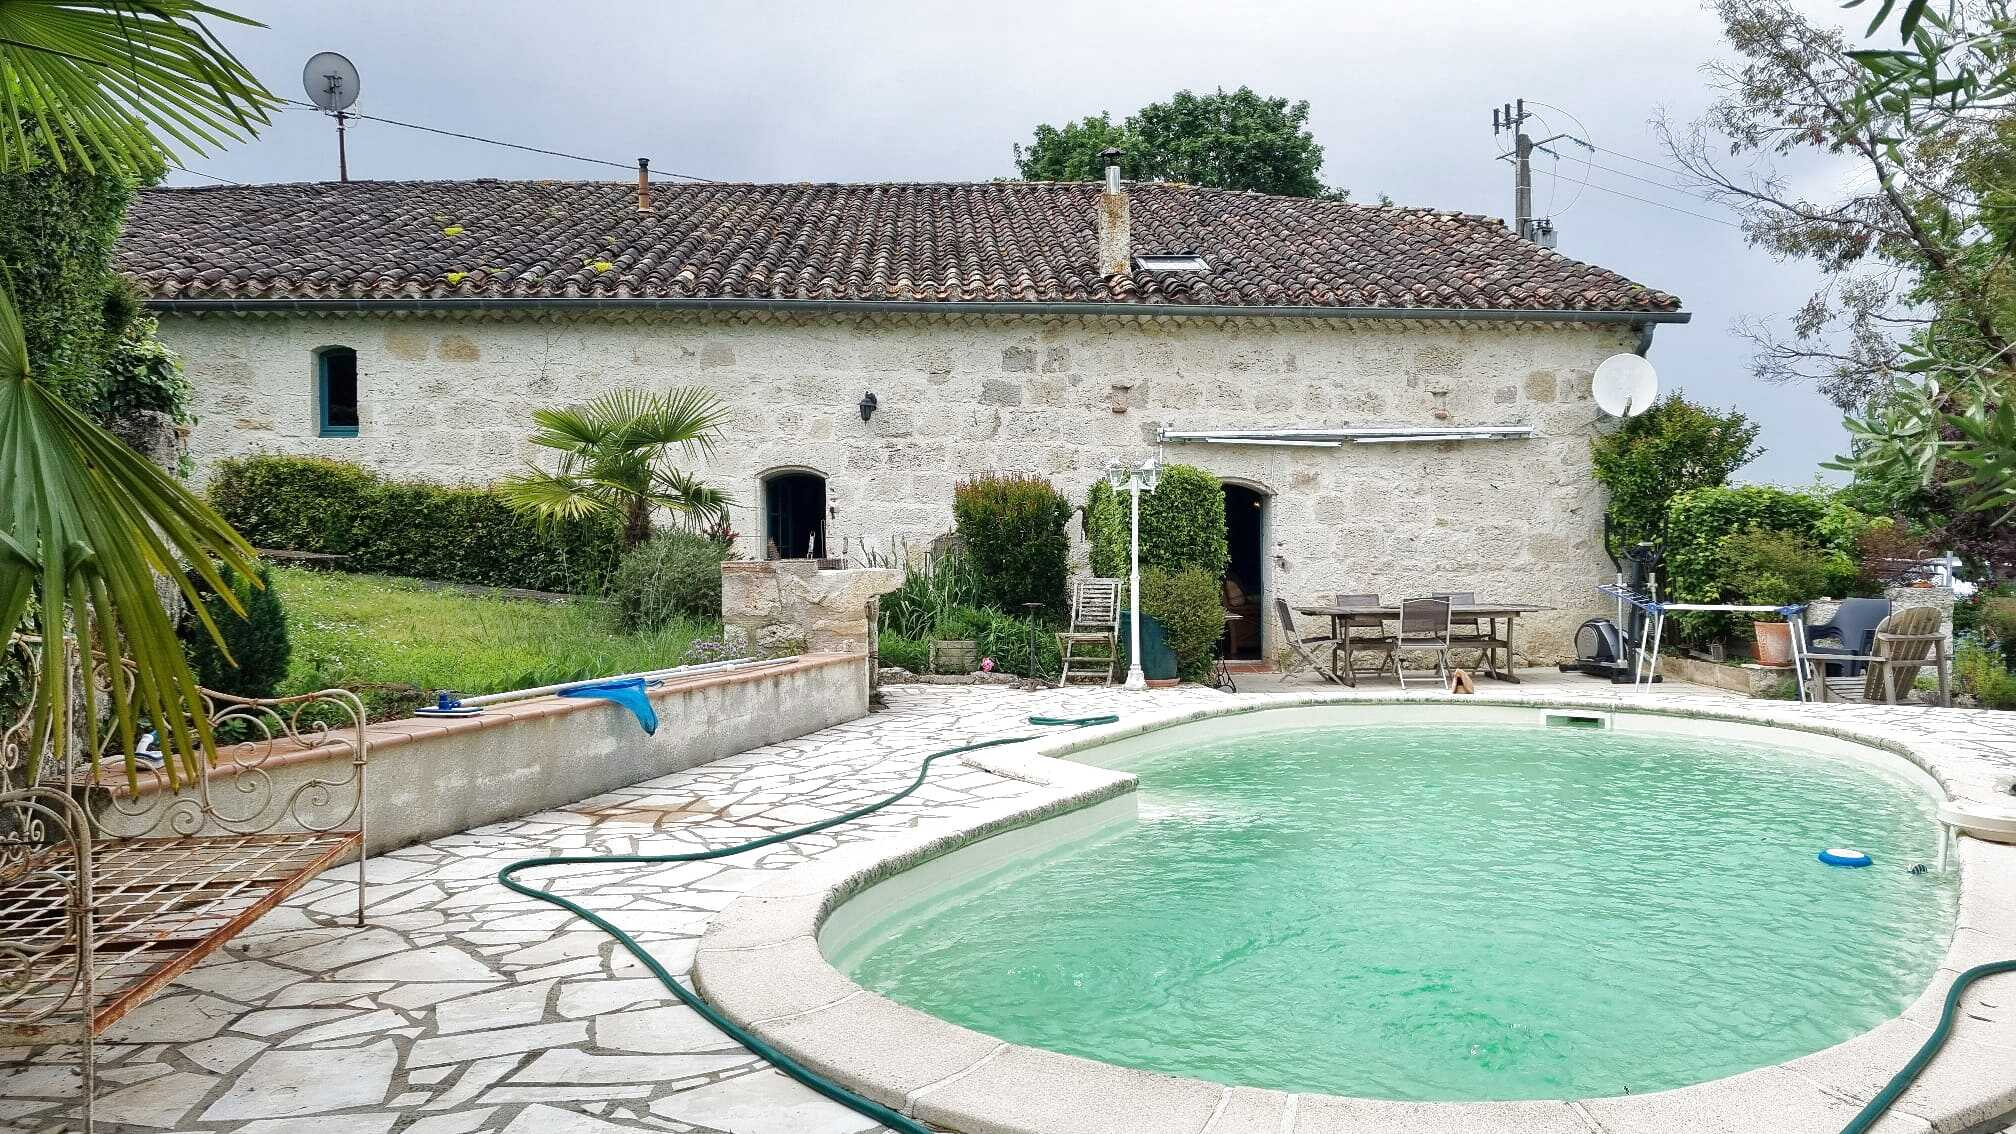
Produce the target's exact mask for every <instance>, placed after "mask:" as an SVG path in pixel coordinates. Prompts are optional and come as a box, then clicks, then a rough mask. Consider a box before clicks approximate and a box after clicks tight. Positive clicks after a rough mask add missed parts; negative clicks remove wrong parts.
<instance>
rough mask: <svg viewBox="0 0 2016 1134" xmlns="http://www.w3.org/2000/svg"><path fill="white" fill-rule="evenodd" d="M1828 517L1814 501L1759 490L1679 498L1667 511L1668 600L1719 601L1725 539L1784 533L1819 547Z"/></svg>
mask: <svg viewBox="0 0 2016 1134" xmlns="http://www.w3.org/2000/svg"><path fill="white" fill-rule="evenodd" d="M1826 513H1827V505H1826V503H1825V502H1824V501H1822V500H1819V499H1818V498H1816V497H1812V496H1807V495H1804V494H1802V493H1798V492H1787V491H1785V490H1784V489H1782V488H1769V487H1766V486H1763V485H1746V486H1743V487H1740V488H1696V489H1691V490H1689V491H1687V492H1682V493H1679V494H1678V495H1676V496H1674V497H1673V499H1672V501H1671V502H1670V503H1669V504H1668V505H1667V508H1666V578H1665V580H1664V582H1665V588H1664V589H1665V591H1666V597H1667V598H1670V599H1671V600H1673V601H1676V602H1705V603H1716V602H1721V601H1723V599H1722V591H1723V581H1724V579H1725V578H1726V576H1727V571H1726V569H1725V568H1726V560H1725V559H1724V556H1723V549H1722V540H1723V538H1724V537H1726V536H1730V535H1734V534H1735V533H1737V532H1742V531H1773V532H1788V533H1790V534H1792V535H1795V536H1799V537H1801V538H1803V539H1806V540H1808V541H1809V542H1812V543H1816V544H1817V543H1820V542H1821V539H1820V533H1819V527H1820V521H1821V519H1822V518H1823V517H1824V516H1825V515H1826ZM1813 597H1816V598H1817V597H1819V596H1817V595H1816V596H1813Z"/></svg>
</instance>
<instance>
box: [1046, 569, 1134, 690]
mask: <svg viewBox="0 0 2016 1134" xmlns="http://www.w3.org/2000/svg"><path fill="white" fill-rule="evenodd" d="M1119 642H1120V580H1118V579H1098V578H1089V577H1088V578H1081V579H1079V580H1078V581H1077V582H1076V583H1075V584H1073V586H1072V588H1071V625H1070V628H1069V629H1066V630H1061V631H1059V632H1058V634H1057V652H1058V653H1059V654H1060V655H1062V664H1061V665H1060V666H1059V667H1058V668H1059V670H1060V672H1059V673H1058V675H1057V684H1058V685H1069V684H1071V682H1072V680H1073V679H1079V680H1083V679H1086V678H1092V677H1097V678H1098V679H1099V684H1101V685H1111V684H1112V683H1113V667H1114V664H1115V663H1116V662H1118V661H1119V658H1120V645H1119Z"/></svg>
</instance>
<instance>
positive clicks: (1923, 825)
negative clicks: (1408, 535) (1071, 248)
mask: <svg viewBox="0 0 2016 1134" xmlns="http://www.w3.org/2000/svg"><path fill="white" fill-rule="evenodd" d="M1287 719H1288V718H1287V717H1286V716H1285V715H1284V714H1278V713H1272V712H1270V713H1258V714H1252V715H1250V716H1248V717H1244V718H1235V719H1233V720H1231V721H1221V722H1212V723H1211V724H1210V725H1209V726H1208V727H1193V728H1180V729H1175V730H1171V731H1169V732H1167V733H1162V734H1157V735H1154V736H1151V737H1147V738H1143V739H1140V740H1137V741H1132V742H1128V743H1124V744H1121V745H1117V746H1112V747H1109V748H1101V749H1093V750H1089V751H1085V752H1079V753H1075V754H1074V755H1073V756H1072V757H1071V758H1072V759H1073V760H1076V761H1081V762H1089V763H1094V764H1099V765H1101V766H1106V767H1116V768H1122V769H1125V770H1128V771H1132V772H1135V773H1137V774H1138V775H1139V776H1140V778H1141V783H1140V790H1139V792H1138V798H1137V801H1136V805H1135V807H1136V814H1135V815H1133V816H1132V817H1130V816H1128V815H1127V814H1126V812H1125V811H1124V810H1122V811H1121V812H1119V813H1118V814H1117V816H1116V817H1115V818H1114V819H1113V820H1111V821H1110V822H1107V823H1105V824H1103V825H1100V826H1097V827H1096V828H1094V829H1091V830H1081V831H1080V832H1079V833H1078V836H1077V837H1076V838H1074V839H1073V840H1072V841H1070V842H1068V843H1065V844H1063V845H1054V844H1053V845H1050V846H1048V847H1047V848H1045V849H1042V850H1040V851H1038V852H1033V853H1029V854H1025V855H1022V856H1020V857H1018V858H1015V859H1013V860H1011V861H1009V862H1006V863H1002V864H996V865H995V866H994V867H993V868H992V869H990V870H988V871H986V872H985V873H984V874H980V875H977V876H976V875H974V874H973V873H972V872H970V871H968V872H963V873H961V874H957V875H948V876H945V877H944V880H943V881H941V882H940V883H938V884H934V885H929V886H926V887H925V888H923V889H922V890H919V891H914V892H911V893H908V894H906V895H904V896H903V898H902V900H900V901H896V902H893V904H892V902H891V901H890V900H889V899H888V898H887V896H886V895H885V897H884V899H883V900H882V901H880V902H879V903H865V904H863V907H862V908H864V909H873V910H874V912H873V913H872V915H861V914H857V915H855V916H853V917H851V918H843V917H841V916H839V915H840V914H845V913H847V911H848V909H849V908H850V907H849V906H843V907H841V910H840V911H838V913H836V915H835V918H834V919H833V920H832V921H829V923H828V927H827V929H828V932H826V933H823V934H822V944H823V946H824V948H825V950H826V953H827V955H828V957H829V958H831V959H832V960H833V962H834V963H835V964H836V965H837V966H838V967H839V968H840V969H841V970H842V971H843V972H845V973H847V974H848V975H849V976H851V977H852V978H853V979H854V980H856V981H858V982H859V983H860V984H862V985H864V986H866V987H867V988H869V989H871V990H873V991H875V992H879V993H881V994H883V995H885V996H888V997H890V998H892V999H894V1000H896V1001H899V1002H901V1003H904V1004H908V1005H910V1006H912V1007H916V1008H919V1009H922V1010H924V1011H927V1012H929V1013H932V1014H933V1015H936V1016H939V1017H941V1018H943V1019H946V1020H949V1021H951V1022H953V1023H956V1024H960V1025H963V1026H966V1027H970V1028H973V1029H976V1030H978V1031H980V1032H984V1033H986V1034H988V1035H992V1036H995V1037H998V1038H1000V1039H1003V1040H1006V1041H1009V1042H1011V1043H1016V1044H1024V1045H1028V1046H1033V1047H1040V1048H1047V1049H1050V1050H1053V1051H1060V1052H1066V1053H1070V1054H1077V1055H1083V1056H1087V1057H1089V1058H1093V1059H1097V1060H1101V1061H1104V1062H1108V1063H1116V1064H1121V1065H1125V1066H1131V1067H1138V1068H1144V1069H1152V1070H1157V1071H1164V1072H1168V1073H1171V1074H1175V1075H1183V1076H1191V1077H1195V1078H1201V1079H1207V1080H1211V1081H1215V1082H1220V1083H1228V1084H1241V1085H1248V1086H1259V1087H1270V1088H1278V1089H1282V1090H1288V1091H1299V1092H1317V1093H1326V1094H1338V1095H1355V1096H1359V1097H1372V1098H1387V1099H1438V1100H1478V1099H1536V1098H1586V1097H1596V1096H1608V1095H1620V1094H1625V1093H1627V1092H1628V1093H1641V1092H1645V1091H1651V1090H1659V1089H1663V1088H1669V1087H1676V1086H1681V1085H1684V1084H1688V1083H1695V1082H1700V1081H1703V1080H1707V1079H1714V1078H1718V1077H1721V1076H1725V1075H1729V1074H1733V1073H1735V1072H1739V1071H1743V1070H1747V1069H1750V1068H1753V1067H1759V1066H1764V1065H1767V1064H1772V1063H1778V1062H1782V1061H1785V1060H1788V1059H1792V1058H1795V1057H1797V1056H1800V1055H1803V1054H1806V1053H1809V1052H1813V1051H1816V1050H1819V1049H1821V1048H1823V1047H1827V1046H1829V1045H1831V1044H1833V1043H1836V1042H1839V1041H1841V1040H1843V1039H1846V1038H1848V1037H1850V1036H1853V1035H1855V1034H1857V1033H1860V1032H1863V1031H1866V1030H1867V1029H1869V1028H1871V1027H1874V1026H1875V1025H1877V1024H1879V1023H1881V1022H1882V1021H1884V1020H1887V1019H1889V1018H1891V1017H1894V1016H1896V1015H1897V1014H1898V1013H1899V1011H1901V1010H1902V1009H1903V1008H1904V1006H1905V1005H1906V1004H1907V1003H1909V1002H1910V1001H1911V999H1912V998H1913V997H1914V996H1915V995H1916V994H1917V993H1918V992H1919V991H1920V990H1921V989H1923V988H1924V987H1925V985H1926V982H1927V981H1928V980H1929V979H1930V978H1931V977H1932V975H1933V972H1934V970H1935V969H1936V968H1937V966H1938V964H1939V960H1940V958H1941V956H1942V954H1943V950H1944V943H1945V941H1946V938H1947V937H1948V935H1949V934H1950V931H1951V927H1952V922H1953V918H1954V909H1955V905H1956V901H1957V895H1956V888H1955V887H1954V885H1953V884H1952V879H1951V877H1950V876H1945V877H1942V876H1940V875H1937V874H1931V873H1927V874H1913V873H1910V872H1909V869H1908V868H1909V867H1910V866H1911V865H1914V864H1916V863H1918V862H1929V861H1931V859H1932V858H1933V856H1934V855H1935V854H1936V849H1935V847H1936V843H1935V834H1934V825H1933V822H1932V800H1931V797H1930V796H1929V795H1928V794H1927V793H1926V791H1925V790H1923V788H1922V786H1921V785H1919V784H1917V783H1914V782H1912V781H1910V780H1908V779H1906V778H1904V777H1903V776H1902V775H1901V774H1898V773H1896V772H1893V771H1890V770H1886V769H1885V768H1883V767H1882V766H1881V765H1878V764H1871V763H1868V762H1864V761H1860V760H1856V759H1852V758H1849V757H1847V756H1844V755H1843V753H1842V752H1841V751H1838V750H1829V749H1828V745H1826V744H1825V743H1823V742H1820V741H1817V740H1815V741H1813V743H1812V744H1810V745H1807V744H1798V745H1795V746H1793V747H1789V748H1788V747H1787V744H1786V741H1787V740H1788V739H1791V734H1786V733H1783V732H1773V733H1769V734H1766V733H1764V732H1763V731H1762V730H1755V729H1752V730H1748V732H1747V733H1746V732H1744V730H1740V729H1727V728H1725V729H1719V730H1711V729H1707V728H1705V726H1700V725H1698V723H1696V722H1678V723H1677V724H1669V725H1665V726H1662V727H1659V728H1657V729H1654V730H1652V731H1622V730H1611V729H1607V728H1599V729H1587V730H1583V729H1563V728H1549V727H1543V726H1541V725H1540V724H1539V721H1540V720H1541V716H1540V715H1539V714H1537V713H1528V714H1525V715H1524V716H1523V717H1520V718H1519V719H1520V720H1522V721H1524V722H1527V723H1525V724H1512V723H1492V724H1470V723H1463V722H1460V721H1450V720H1434V721H1432V722H1431V721H1423V723H1420V724H1405V723H1379V724H1367V725H1363V726H1358V725H1353V726H1350V727H1335V725H1334V724H1332V725H1325V726H1316V727H1311V725H1310V724H1309V723H1308V722H1307V721H1306V720H1305V721H1301V722H1299V723H1298V724H1297V725H1296V726H1295V727H1282V722H1283V721H1284V720H1287ZM1693 733H1701V734H1702V735H1690V734H1693ZM1767 738H1768V739H1767ZM1847 747H1850V746H1845V745H1844V746H1836V748H1847ZM1843 844H1850V845H1855V846H1858V847H1861V848H1862V849H1865V850H1868V851H1869V852H1871V854H1872V855H1874V857H1875V860H1876V865H1875V866H1874V867H1873V868H1869V869H1863V870H1843V869H1838V868H1830V867H1826V866H1823V865H1821V864H1820V863H1819V862H1817V861H1816V859H1815V852H1816V851H1818V850H1819V849H1820V848H1822V847H1827V846H1836V845H1843ZM899 878H900V876H899ZM850 905H851V904H850Z"/></svg>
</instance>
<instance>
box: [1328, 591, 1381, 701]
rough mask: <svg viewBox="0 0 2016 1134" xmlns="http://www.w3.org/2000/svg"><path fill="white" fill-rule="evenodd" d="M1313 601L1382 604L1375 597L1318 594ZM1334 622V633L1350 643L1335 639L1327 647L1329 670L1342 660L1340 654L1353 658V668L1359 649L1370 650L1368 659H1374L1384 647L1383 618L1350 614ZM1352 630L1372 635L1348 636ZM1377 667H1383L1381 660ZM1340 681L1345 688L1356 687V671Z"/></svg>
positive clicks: (1339, 603)
mask: <svg viewBox="0 0 2016 1134" xmlns="http://www.w3.org/2000/svg"><path fill="white" fill-rule="evenodd" d="M1317 602H1319V603H1321V604H1322V605H1325V606H1382V605H1384V604H1383V603H1381V602H1380V601H1379V596H1378V595H1329V596H1322V595H1319V596H1317ZM1336 622H1337V626H1338V632H1339V633H1340V634H1342V635H1343V637H1345V638H1349V639H1350V641H1349V642H1345V641H1342V640H1339V641H1337V642H1336V643H1335V644H1333V645H1332V646H1331V648H1330V668H1331V669H1333V670H1335V669H1337V668H1338V663H1339V661H1340V660H1341V659H1342V657H1343V656H1344V655H1347V654H1348V655H1349V656H1350V657H1351V658H1352V659H1353V661H1352V664H1353V665H1355V664H1356V658H1357V651H1358V650H1359V648H1361V647H1370V650H1371V653H1372V656H1374V657H1378V656H1379V654H1380V651H1382V650H1384V649H1385V648H1386V641H1387V637H1388V636H1387V633H1386V616H1385V615H1383V614H1353V615H1350V616H1348V617H1344V618H1339V619H1337V620H1336ZM1354 630H1370V631H1372V632H1371V633H1370V634H1354V633H1352V631H1354ZM1379 664H1380V666H1381V667H1384V666H1385V664H1386V663H1385V660H1384V659H1383V658H1382V659H1381V660H1380V663H1379ZM1343 680H1344V683H1345V684H1346V685H1356V684H1358V674H1357V672H1356V670H1355V669H1354V670H1352V671H1350V672H1347V673H1345V674H1343Z"/></svg>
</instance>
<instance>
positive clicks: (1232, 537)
mask: <svg viewBox="0 0 2016 1134" xmlns="http://www.w3.org/2000/svg"><path fill="white" fill-rule="evenodd" d="M1224 489H1225V547H1226V550H1227V551H1230V552H1231V553H1232V557H1231V558H1230V559H1229V560H1227V561H1226V563H1225V586H1224V596H1225V613H1226V614H1228V615H1236V616H1237V617H1234V618H1227V619H1226V620H1225V637H1224V638H1223V639H1221V640H1220V641H1219V643H1218V646H1219V649H1221V650H1222V651H1224V653H1223V656H1224V657H1225V658H1226V659H1228V660H1231V661H1258V660H1260V659H1261V658H1262V657H1264V656H1265V655H1264V654H1263V652H1262V651H1261V648H1260V643H1261V640H1262V638H1263V635H1262V634H1261V629H1262V627H1264V626H1265V625H1266V621H1267V596H1266V594H1265V593H1264V591H1263V580H1264V578H1265V575H1264V573H1263V570H1262V568H1263V566H1264V564H1265V558H1264V556H1263V555H1262V552H1261V548H1262V543H1261V541H1262V540H1263V539H1264V538H1265V531H1266V527H1267V523H1266V521H1267V494H1266V493H1264V492H1261V491H1259V490H1258V489H1255V488H1249V487H1247V486H1246V485H1243V484H1234V483H1232V482H1230V481H1227V482H1226V483H1225V485H1224Z"/></svg>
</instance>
